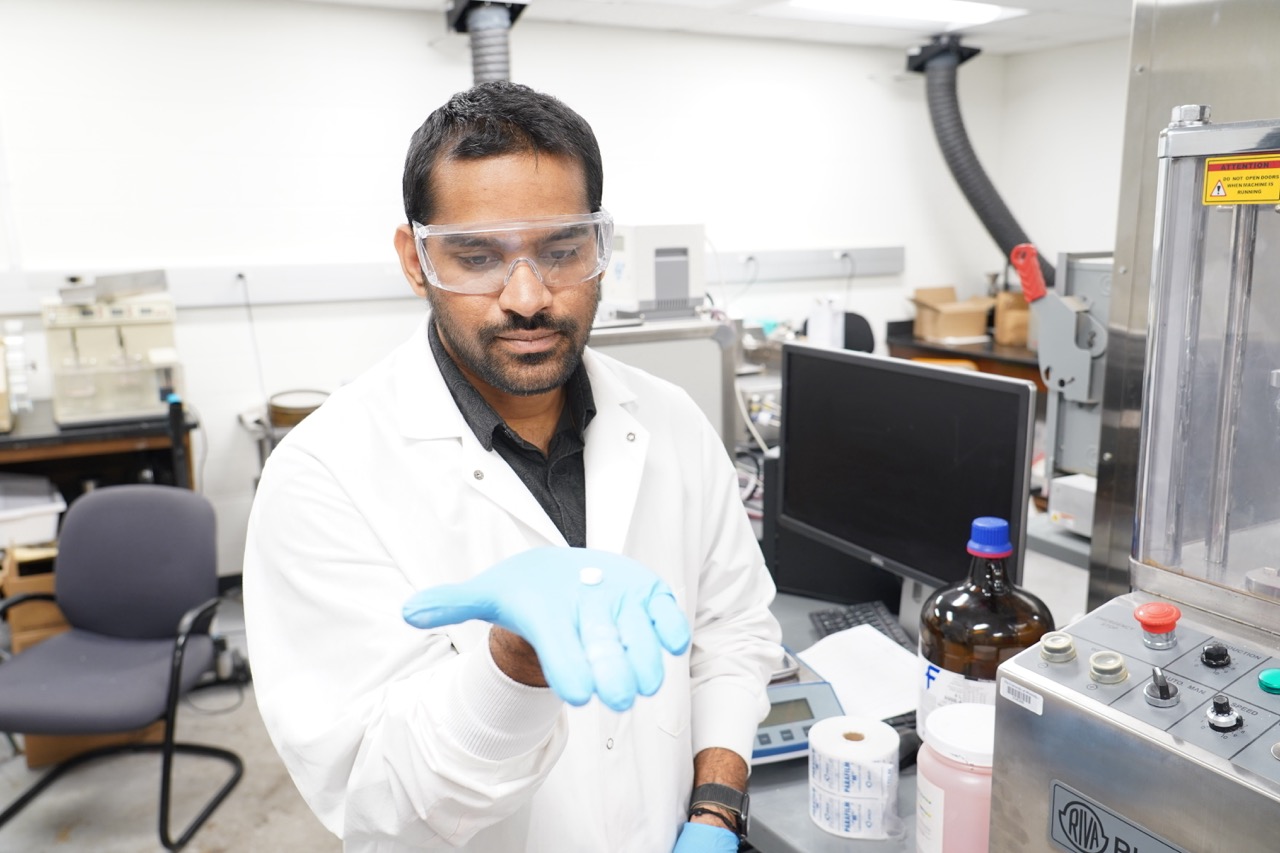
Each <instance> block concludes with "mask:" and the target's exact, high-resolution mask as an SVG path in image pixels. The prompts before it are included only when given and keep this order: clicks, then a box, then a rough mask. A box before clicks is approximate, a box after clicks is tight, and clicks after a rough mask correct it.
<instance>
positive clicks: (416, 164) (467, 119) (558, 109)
mask: <svg viewBox="0 0 1280 853" xmlns="http://www.w3.org/2000/svg"><path fill="white" fill-rule="evenodd" d="M518 153H532V154H539V153H546V154H552V155H556V156H561V157H569V158H572V159H574V160H576V161H578V163H580V164H581V165H582V172H583V177H584V179H585V185H586V191H587V198H586V201H587V204H588V205H589V206H590V212H591V213H595V212H596V211H598V210H599V209H600V203H601V196H602V195H603V192H604V166H603V164H602V163H601V160H600V146H599V145H598V144H597V142H596V136H595V133H593V132H592V130H591V126H590V125H589V124H587V122H586V119H584V118H583V117H582V116H580V115H578V114H577V113H576V112H574V111H573V110H571V109H570V108H569V107H567V106H566V105H565V104H564V103H563V102H561V101H559V100H557V99H556V98H553V97H552V96H550V95H546V94H543V93H541V92H536V91H534V90H533V89H530V88H529V87H528V86H522V85H520V84H519V83H510V82H507V81H497V82H489V83H481V84H479V85H477V86H474V87H473V88H471V89H468V90H466V91H465V92H459V93H458V94H456V95H454V96H453V97H452V98H450V99H449V101H448V103H446V104H445V105H444V106H442V107H440V108H439V109H437V110H435V112H433V113H431V115H429V116H428V117H427V120H426V121H425V122H423V123H422V127H420V128H418V129H417V130H416V131H415V132H414V134H413V138H412V139H411V140H410V141H409V153H408V155H407V156H406V157H405V162H404V179H403V191H404V213H405V216H406V217H407V218H408V219H409V220H410V221H411V222H412V221H417V222H422V223H424V224H427V223H430V222H431V214H432V212H433V209H434V207H435V198H434V195H433V190H432V186H431V173H432V170H433V169H434V168H435V166H436V164H437V163H439V162H440V161H441V160H443V159H446V158H454V159H460V160H473V159H480V158H484V157H496V156H499V155H503V154H518Z"/></svg>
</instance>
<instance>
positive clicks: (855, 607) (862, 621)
mask: <svg viewBox="0 0 1280 853" xmlns="http://www.w3.org/2000/svg"><path fill="white" fill-rule="evenodd" d="M809 619H810V621H812V622H813V626H814V627H815V628H817V629H818V636H820V637H825V636H827V635H828V634H834V633H835V632H836V631H843V630H844V629H845V628H853V627H855V626H857V625H870V626H871V627H873V628H875V629H876V630H877V631H879V632H880V633H881V634H884V635H885V636H886V637H888V638H889V639H891V640H893V641H894V642H895V643H897V644H898V645H900V646H902V647H903V648H904V649H906V650H907V651H909V652H911V653H912V654H915V653H916V651H917V649H916V644H915V643H914V642H912V640H911V636H910V635H909V634H907V631H906V629H905V628H903V627H902V623H901V622H899V621H898V617H897V616H894V615H893V614H892V613H891V612H890V611H889V608H888V607H886V606H885V603H884V602H883V601H880V600H879V599H877V600H875V601H859V602H858V603H857V604H842V605H840V606H839V607H830V608H824V609H822V610H811V611H809ZM885 722H886V723H888V724H889V725H890V726H892V727H893V728H894V729H896V730H897V731H898V733H899V734H900V735H903V736H904V737H905V736H907V735H908V734H909V735H910V737H911V738H915V737H916V735H915V731H914V729H915V726H916V714H915V711H908V712H907V713H905V714H899V715H898V716H896V717H890V718H888V719H886V720H885ZM918 745H919V739H918V738H916V741H915V743H914V745H913V746H912V747H911V749H910V750H909V753H910V755H909V756H908V754H907V752H906V751H904V752H903V754H902V762H903V763H902V767H903V769H905V768H906V767H909V766H910V765H911V764H914V763H915V749H916V747H918ZM908 757H909V758H910V761H909V762H908Z"/></svg>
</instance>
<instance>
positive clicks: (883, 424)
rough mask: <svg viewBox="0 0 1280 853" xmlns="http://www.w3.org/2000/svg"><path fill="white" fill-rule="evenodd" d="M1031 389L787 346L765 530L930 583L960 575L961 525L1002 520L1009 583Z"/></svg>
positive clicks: (1019, 524)
mask: <svg viewBox="0 0 1280 853" xmlns="http://www.w3.org/2000/svg"><path fill="white" fill-rule="evenodd" d="M1034 417H1035V386H1034V385H1032V384H1031V383H1029V382H1025V381H1022V380H1016V379H1008V378H1005V377H1001V376H994V375H991V374H986V373H977V372H974V371H963V370H955V369H950V368H943V367H935V366H933V365H927V364H921V363H919V362H912V361H905V360H902V359H895V358H883V357H880V356H875V355H866V354H863V353H856V352H849V351H845V350H830V349H819V348H816V347H809V346H803V345H795V344H788V345H787V346H786V347H784V349H783V355H782V426H781V453H780V456H779V460H778V473H779V477H780V480H781V486H780V489H779V495H780V496H779V509H778V524H779V525H780V526H782V527H785V528H787V529H789V530H791V531H793V532H795V533H797V534H800V535H802V536H805V537H808V538H811V539H813V540H815V541H818V542H821V543H823V544H825V545H827V546H829V547H832V548H835V549H836V550H838V551H841V552H843V553H846V554H849V555H851V556H854V557H858V558H860V559H862V560H866V561H869V562H871V563H872V564H874V565H876V566H880V567H882V568H885V569H888V570H889V571H892V572H894V573H895V574H898V575H900V576H902V577H908V578H914V579H916V580H920V581H923V582H924V583H926V584H928V585H930V586H934V587H937V586H944V585H947V584H951V583H954V582H955V581H957V580H959V579H960V578H961V577H963V576H964V575H965V573H966V572H967V571H968V567H969V560H970V558H969V555H968V554H967V553H966V551H965V544H966V543H967V542H968V540H969V527H970V524H971V523H972V521H973V519H974V518H976V517H978V516H983V515H994V516H998V517H1000V518H1005V519H1008V520H1009V532H1010V535H1011V537H1012V540H1013V546H1014V556H1013V557H1012V558H1011V559H1010V561H1009V562H1010V567H1009V568H1010V570H1011V573H1012V574H1013V580H1014V582H1015V583H1016V582H1019V581H1020V580H1021V577H1022V556H1023V553H1024V550H1025V542H1026V516H1027V503H1028V498H1029V495H1028V488H1029V483H1030V466H1031V442H1032V432H1033V427H1032V425H1033V422H1034Z"/></svg>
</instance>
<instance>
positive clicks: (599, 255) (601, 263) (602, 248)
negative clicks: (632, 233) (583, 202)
mask: <svg viewBox="0 0 1280 853" xmlns="http://www.w3.org/2000/svg"><path fill="white" fill-rule="evenodd" d="M411 224H412V228H413V242H414V246H415V247H416V248H417V250H418V263H419V265H420V266H421V267H422V272H423V274H424V275H425V276H426V278H427V281H428V282H429V283H430V284H431V286H432V287H437V288H439V289H440V290H447V291H449V292H450V293H464V294H472V295H479V294H490V293H501V292H502V290H503V289H504V288H505V287H506V286H507V282H508V281H510V280H511V276H512V275H513V274H514V273H515V269H516V267H517V266H519V265H520V264H521V263H524V264H527V265H528V266H529V268H530V269H531V270H532V271H533V274H534V275H535V276H536V277H537V278H538V281H540V282H542V283H543V284H544V285H546V286H548V287H574V286H576V285H579V284H584V283H586V282H588V281H591V280H592V279H593V278H596V277H598V276H599V275H601V274H602V273H603V272H604V271H605V270H606V269H608V267H609V258H610V256H611V254H612V251H613V217H612V216H610V215H609V212H608V211H606V210H604V209H603V208H602V209H600V210H598V211H596V212H595V213H573V214H565V215H561V216H542V217H535V218H530V219H506V220H500V221H492V222H467V223H462V224H451V225H423V224H422V223H421V222H417V221H416V220H415V221H413V222H412V223H411ZM575 226H585V227H589V228H591V229H593V230H594V231H595V243H596V263H595V267H594V269H592V270H591V271H590V272H589V273H587V274H586V275H584V276H583V277H582V278H581V279H579V280H578V281H573V282H559V283H556V284H547V281H546V278H547V276H546V274H545V272H544V270H543V267H541V266H539V262H538V259H537V258H536V257H529V256H528V255H527V254H520V255H516V256H514V257H512V258H510V260H507V259H506V257H505V256H504V265H505V267H506V271H505V273H503V274H502V276H501V279H499V277H498V275H497V272H496V271H497V269H498V268H497V267H495V268H493V269H491V270H490V271H489V272H487V273H481V274H478V275H476V276H475V277H474V279H473V280H472V281H471V282H469V283H467V284H449V283H446V282H445V281H444V280H443V279H442V278H441V276H440V273H439V271H438V270H437V269H436V265H435V264H434V263H432V261H431V256H430V253H429V252H428V251H427V241H428V240H429V239H430V240H437V239H441V238H448V237H470V236H479V237H483V235H485V234H504V233H512V232H516V233H519V232H538V231H543V232H548V233H550V232H553V231H555V230H557V229H565V228H571V227H575Z"/></svg>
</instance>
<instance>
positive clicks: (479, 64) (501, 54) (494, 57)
mask: <svg viewBox="0 0 1280 853" xmlns="http://www.w3.org/2000/svg"><path fill="white" fill-rule="evenodd" d="M510 29H511V12H510V11H509V10H508V9H507V7H506V6H503V5H500V4H499V5H494V6H488V5H486V6H477V7H475V8H474V9H472V10H471V11H469V12H468V13H467V32H469V33H470V34H471V75H472V77H473V78H475V79H474V80H473V82H475V83H488V82H490V81H493V80H510V79H511V59H510V54H509V52H508V50H507V32H508V31H509V30H510Z"/></svg>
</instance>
